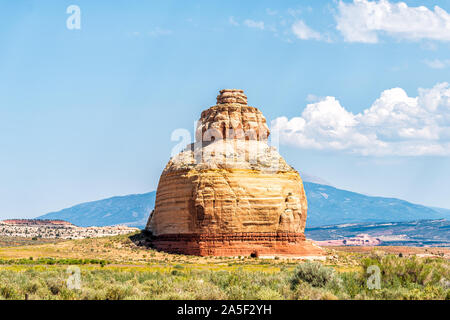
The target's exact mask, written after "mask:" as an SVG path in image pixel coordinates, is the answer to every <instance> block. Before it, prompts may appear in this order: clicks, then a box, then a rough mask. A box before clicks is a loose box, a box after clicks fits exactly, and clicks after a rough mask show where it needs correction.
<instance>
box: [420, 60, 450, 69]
mask: <svg viewBox="0 0 450 320" xmlns="http://www.w3.org/2000/svg"><path fill="white" fill-rule="evenodd" d="M424 62H425V64H426V65H427V66H429V67H430V68H433V69H444V68H447V67H450V59H448V60H439V59H434V60H425V61H424Z"/></svg>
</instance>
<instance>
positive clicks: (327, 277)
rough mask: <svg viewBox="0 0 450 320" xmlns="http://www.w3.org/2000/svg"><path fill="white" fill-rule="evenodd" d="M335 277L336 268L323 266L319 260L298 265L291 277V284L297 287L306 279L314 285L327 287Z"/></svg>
mask: <svg viewBox="0 0 450 320" xmlns="http://www.w3.org/2000/svg"><path fill="white" fill-rule="evenodd" d="M334 278H335V275H334V270H333V269H332V268H328V267H325V266H323V265H322V264H321V263H319V262H305V263H302V264H300V265H298V266H297V268H296V269H295V271H294V275H293V277H292V279H291V285H292V287H293V288H295V287H296V286H297V285H298V284H299V283H300V282H302V281H304V282H306V283H309V284H310V285H311V286H313V287H325V286H326V285H327V284H328V283H330V282H331V281H333V280H334Z"/></svg>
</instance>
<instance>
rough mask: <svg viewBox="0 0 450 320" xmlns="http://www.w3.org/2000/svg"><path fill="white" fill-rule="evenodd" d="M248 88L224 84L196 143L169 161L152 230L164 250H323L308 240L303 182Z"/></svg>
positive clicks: (282, 252)
mask: <svg viewBox="0 0 450 320" xmlns="http://www.w3.org/2000/svg"><path fill="white" fill-rule="evenodd" d="M269 134H270V132H269V128H268V127H267V124H266V119H265V118H264V116H263V115H262V113H261V112H260V111H259V110H258V109H257V108H254V107H250V106H248V105H247V97H246V96H245V95H244V92H243V90H236V89H225V90H221V91H220V94H219V95H218V97H217V105H215V106H213V107H211V108H209V109H207V110H205V111H203V112H202V114H201V118H200V120H199V122H198V125H197V130H196V142H195V143H193V144H190V145H188V146H187V147H186V149H185V150H183V151H182V152H181V153H179V154H178V155H176V156H175V157H173V158H172V159H171V160H170V161H169V163H168V164H167V166H166V167H165V169H164V171H163V173H162V175H161V178H160V181H159V185H158V189H157V193H156V204H155V210H154V211H153V213H152V214H151V216H150V218H149V220H148V223H147V227H146V229H147V230H148V231H150V232H151V233H152V236H153V245H154V246H155V247H156V248H157V249H160V250H164V251H167V252H174V253H184V254H192V255H203V256H205V255H226V256H238V255H250V254H252V253H253V254H258V255H260V256H264V255H266V256H267V255H295V256H305V255H306V256H308V255H320V254H321V250H320V249H319V248H318V247H315V246H314V245H313V244H311V243H310V242H308V241H305V236H304V229H305V222H306V213H307V202H306V196H305V191H304V189H303V183H302V180H301V178H300V175H299V174H298V172H297V171H296V170H294V169H293V168H292V167H290V166H289V165H288V164H287V163H286V162H285V161H284V159H283V158H282V157H281V156H280V154H279V153H278V152H277V151H276V150H275V148H273V147H270V146H269V145H268V143H267V140H268V136H269Z"/></svg>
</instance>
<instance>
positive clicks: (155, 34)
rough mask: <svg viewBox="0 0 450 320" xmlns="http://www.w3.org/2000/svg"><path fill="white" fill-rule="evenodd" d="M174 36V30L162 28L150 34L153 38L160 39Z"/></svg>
mask: <svg viewBox="0 0 450 320" xmlns="http://www.w3.org/2000/svg"><path fill="white" fill-rule="evenodd" d="M171 34H172V30H167V29H162V28H160V27H156V28H155V29H154V30H152V31H150V32H149V33H148V35H149V36H151V37H159V36H168V35H171Z"/></svg>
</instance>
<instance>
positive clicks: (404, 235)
mask: <svg viewBox="0 0 450 320" xmlns="http://www.w3.org/2000/svg"><path fill="white" fill-rule="evenodd" d="M305 234H306V237H307V238H309V239H313V240H317V241H323V240H340V239H345V238H352V237H355V236H356V235H358V234H368V235H369V236H371V237H376V238H378V239H380V240H381V241H382V243H381V245H390V246H393V245H395V246H405V245H406V246H450V221H448V220H445V219H440V220H419V221H409V222H389V223H386V222H384V223H350V224H341V225H335V226H325V227H315V228H310V227H308V228H306V230H305Z"/></svg>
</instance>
